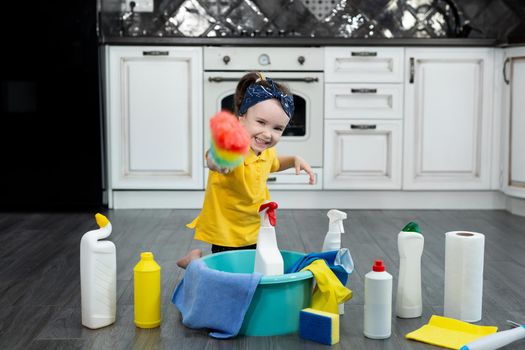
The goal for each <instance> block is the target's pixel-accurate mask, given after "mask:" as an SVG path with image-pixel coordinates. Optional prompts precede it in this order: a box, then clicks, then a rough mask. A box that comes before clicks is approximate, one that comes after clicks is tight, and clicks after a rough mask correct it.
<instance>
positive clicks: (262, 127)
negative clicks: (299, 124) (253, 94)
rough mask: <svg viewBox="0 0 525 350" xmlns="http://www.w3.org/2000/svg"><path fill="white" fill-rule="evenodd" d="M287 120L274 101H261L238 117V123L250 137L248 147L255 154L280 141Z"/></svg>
mask: <svg viewBox="0 0 525 350" xmlns="http://www.w3.org/2000/svg"><path fill="white" fill-rule="evenodd" d="M289 120H290V119H289V118H288V116H287V115H286V113H285V112H284V110H283V108H282V107H281V103H280V102H279V101H277V100H276V99H274V98H272V99H268V100H264V101H261V102H259V103H257V104H255V105H253V106H251V107H250V108H248V110H247V111H246V114H244V115H241V116H239V121H240V122H241V124H242V125H243V126H244V127H245V128H246V130H247V131H248V134H249V135H250V138H251V141H250V147H251V148H252V150H253V151H254V152H255V153H256V154H260V153H261V152H262V151H264V150H265V149H267V148H270V147H272V146H275V145H276V144H277V142H279V140H280V139H281V135H282V134H283V131H284V129H285V128H286V125H288V122H289Z"/></svg>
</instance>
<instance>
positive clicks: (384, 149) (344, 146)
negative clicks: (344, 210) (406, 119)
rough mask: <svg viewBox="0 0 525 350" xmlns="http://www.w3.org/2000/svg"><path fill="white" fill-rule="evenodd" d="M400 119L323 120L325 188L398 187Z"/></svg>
mask: <svg viewBox="0 0 525 350" xmlns="http://www.w3.org/2000/svg"><path fill="white" fill-rule="evenodd" d="M402 123H403V122H402V121H401V120H390V121H384V120H381V121H379V120H350V119H349V120H327V121H325V140H326V142H325V143H326V144H325V149H324V154H325V163H324V176H323V178H324V188H325V189H332V190H335V189H355V190H386V189H390V190H394V189H397V190H399V189H401V150H402V141H401V133H402Z"/></svg>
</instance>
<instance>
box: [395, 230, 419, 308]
mask: <svg viewBox="0 0 525 350" xmlns="http://www.w3.org/2000/svg"><path fill="white" fill-rule="evenodd" d="M424 244H425V238H424V237H423V235H422V234H421V233H420V232H419V226H418V224H416V223H415V222H410V223H408V224H407V225H406V226H405V227H404V228H403V230H401V232H399V234H398V236H397V248H398V250H399V278H398V281H397V297H396V315H397V316H398V317H401V318H414V317H419V316H421V314H422V313H423V302H422V299H421V255H422V254H423V246H424Z"/></svg>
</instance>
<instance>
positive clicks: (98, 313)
mask: <svg viewBox="0 0 525 350" xmlns="http://www.w3.org/2000/svg"><path fill="white" fill-rule="evenodd" d="M95 219H96V221H97V224H98V226H99V227H100V228H99V229H98V230H92V231H89V232H86V233H85V234H84V236H82V239H81V241H80V293H81V298H80V300H81V308H82V324H83V325H84V326H86V327H88V328H91V329H97V328H101V327H105V326H109V325H110V324H112V323H114V322H115V316H116V310H117V258H116V249H115V244H113V242H110V241H100V240H101V239H104V238H107V237H109V235H110V234H111V230H112V228H111V223H110V222H109V221H108V219H107V218H106V217H105V216H104V215H102V214H96V215H95Z"/></svg>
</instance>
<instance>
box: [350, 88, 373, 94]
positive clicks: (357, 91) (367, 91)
mask: <svg viewBox="0 0 525 350" xmlns="http://www.w3.org/2000/svg"><path fill="white" fill-rule="evenodd" d="M351 91H352V93H353V94H376V93H377V89H352V90H351Z"/></svg>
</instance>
